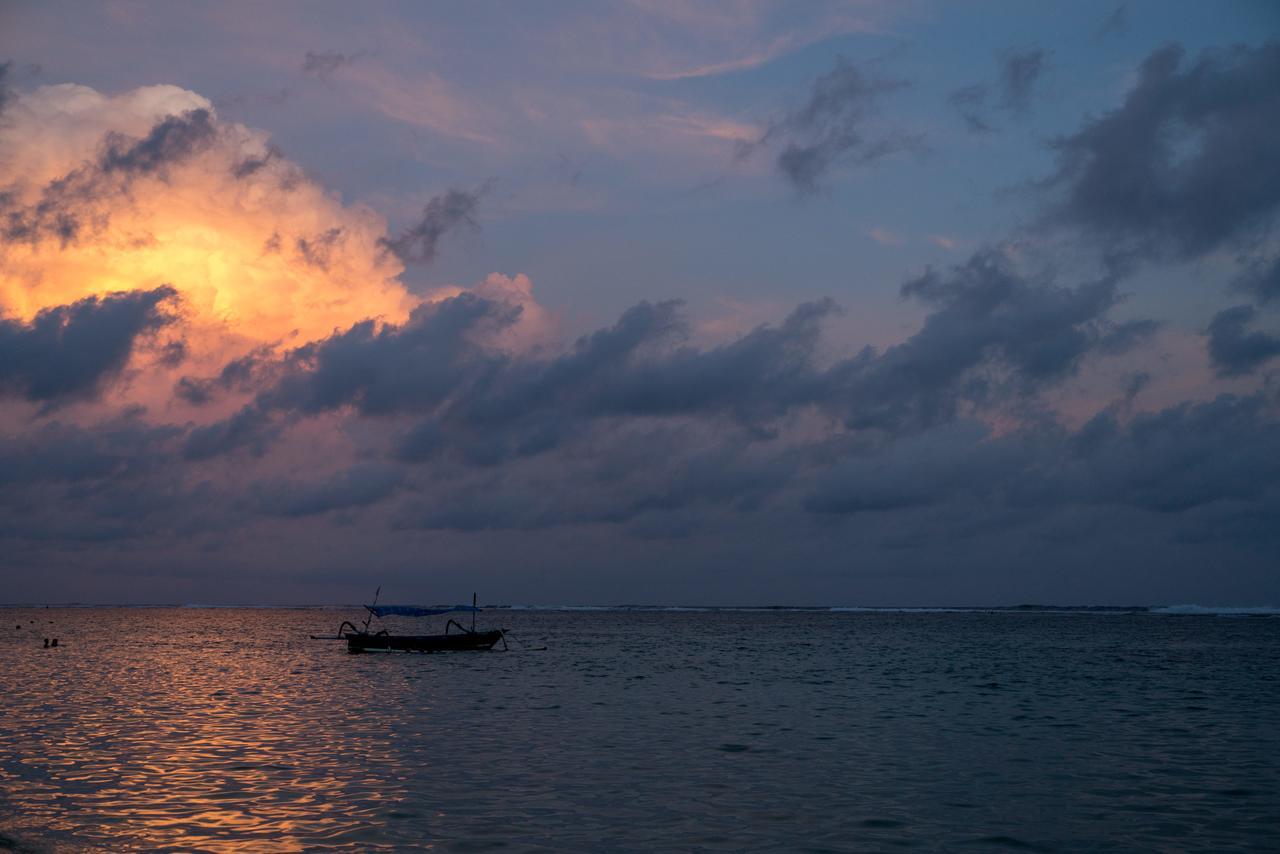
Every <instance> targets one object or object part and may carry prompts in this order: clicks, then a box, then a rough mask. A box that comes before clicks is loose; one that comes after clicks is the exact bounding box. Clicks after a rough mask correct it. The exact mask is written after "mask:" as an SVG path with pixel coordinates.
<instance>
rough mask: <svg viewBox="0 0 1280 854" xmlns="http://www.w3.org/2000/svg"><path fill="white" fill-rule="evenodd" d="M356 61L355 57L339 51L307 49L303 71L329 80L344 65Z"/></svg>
mask: <svg viewBox="0 0 1280 854" xmlns="http://www.w3.org/2000/svg"><path fill="white" fill-rule="evenodd" d="M354 61H355V57H353V56H348V55H347V54H345V53H338V52H337V51H328V50H322V51H310V50H309V51H307V54H306V56H305V57H303V59H302V73H303V74H311V75H313V76H315V77H319V78H320V79H321V80H328V79H329V78H330V77H332V76H333V75H334V74H335V73H336V72H337V71H339V70H340V69H342V68H343V67H344V66H347V65H350V64H351V63H352V62H354Z"/></svg>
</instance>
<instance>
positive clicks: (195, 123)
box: [98, 109, 217, 175]
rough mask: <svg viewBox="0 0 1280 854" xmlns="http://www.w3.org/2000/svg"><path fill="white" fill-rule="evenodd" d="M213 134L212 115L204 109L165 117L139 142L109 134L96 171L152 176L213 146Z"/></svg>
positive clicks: (122, 135)
mask: <svg viewBox="0 0 1280 854" xmlns="http://www.w3.org/2000/svg"><path fill="white" fill-rule="evenodd" d="M216 133H217V131H216V129H215V128H214V124H213V115H212V114H211V113H210V112H209V111H208V110H205V109H200V110H188V111H187V112H185V113H183V114H182V115H179V116H166V117H165V118H163V119H161V120H160V121H159V122H158V123H157V124H156V125H155V127H153V128H151V131H150V132H149V133H148V134H147V135H146V136H145V137H143V138H142V139H140V140H133V139H130V138H129V137H127V136H125V135H124V134H119V133H109V134H107V136H106V140H105V144H106V150H105V151H104V152H103V153H102V156H101V157H100V158H99V160H98V168H99V169H100V170H101V171H102V172H104V173H106V174H108V175H109V174H111V173H113V172H123V173H125V174H130V175H136V174H142V175H147V174H152V173H156V172H162V171H163V170H164V169H165V168H166V167H167V166H169V165H170V164H173V163H181V162H182V161H185V160H187V159H188V158H190V157H192V156H193V155H194V154H196V153H198V152H199V151H201V150H203V149H205V148H207V147H208V146H210V145H212V144H213V139H214V137H215V135H216Z"/></svg>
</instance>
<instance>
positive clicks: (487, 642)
mask: <svg viewBox="0 0 1280 854" xmlns="http://www.w3.org/2000/svg"><path fill="white" fill-rule="evenodd" d="M346 637H347V652H473V651H477V650H488V649H493V647H494V644H496V643H497V642H498V641H500V640H502V631H501V630H500V629H493V630H492V631H487V632H457V633H455V634H448V635H387V634H366V633H364V632H357V633H353V634H348V635H347V636H346Z"/></svg>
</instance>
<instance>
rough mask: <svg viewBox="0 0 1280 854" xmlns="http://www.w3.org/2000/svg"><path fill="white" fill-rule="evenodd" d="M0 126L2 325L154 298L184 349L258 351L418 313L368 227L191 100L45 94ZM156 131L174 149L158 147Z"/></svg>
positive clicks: (69, 88) (32, 97)
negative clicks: (177, 320) (180, 325)
mask: <svg viewBox="0 0 1280 854" xmlns="http://www.w3.org/2000/svg"><path fill="white" fill-rule="evenodd" d="M192 111H196V112H194V113H193V112H192ZM184 116H185V117H191V116H197V117H199V119H200V124H199V125H198V128H197V130H198V131H199V133H198V134H197V133H196V132H195V131H191V130H190V128H183V127H179V126H178V125H179V123H180V122H181V121H182V120H183V119H182V118H181V117H184ZM174 117H178V118H174ZM5 118H6V121H5V123H4V126H3V128H0V151H4V152H5V154H4V159H3V161H2V162H0V189H4V190H5V191H6V192H7V193H8V199H7V202H8V217H9V232H10V233H9V235H8V236H9V239H8V240H7V241H5V243H4V244H3V248H2V249H0V253H2V254H0V306H2V307H3V311H4V313H5V314H7V315H10V316H17V317H21V318H24V319H26V318H30V317H32V316H34V315H35V314H36V312H38V311H39V310H40V309H42V308H47V307H49V306H54V305H62V304H66V303H69V302H72V301H75V300H77V299H81V298H83V297H86V296H93V295H100V294H104V293H109V292H113V291H130V290H136V289H147V288H154V287H156V286H158V285H160V284H162V283H168V284H171V285H172V286H173V287H174V288H175V289H176V290H177V292H178V294H179V295H180V298H181V303H182V311H183V313H184V316H185V317H186V320H187V322H188V326H189V334H190V335H193V336H195V337H196V338H197V339H203V340H206V341H208V340H211V339H217V338H220V339H223V340H225V341H240V342H242V343H244V344H250V345H257V344H262V343H272V342H288V341H291V340H299V339H300V340H310V339H313V338H317V337H322V336H324V335H327V334H329V333H330V332H331V331H332V330H333V329H335V328H339V327H345V326H347V325H349V324H350V323H352V322H355V321H356V320H359V319H362V318H368V317H377V318H381V319H383V320H385V321H388V322H398V321H400V320H403V319H404V318H405V317H406V316H407V315H408V311H409V310H410V309H411V308H412V306H413V305H414V304H415V303H416V302H417V300H416V299H414V298H413V297H412V296H411V295H410V294H409V293H408V292H407V291H406V289H405V288H404V286H403V285H402V284H401V282H400V281H399V279H398V278H397V277H398V275H399V274H400V273H401V272H402V270H403V267H402V264H401V263H400V261H399V260H398V259H397V258H395V257H394V255H391V254H390V253H388V252H387V251H386V250H385V249H384V248H382V247H381V246H380V245H379V243H378V241H379V239H380V238H383V237H385V235H386V223H385V221H384V220H383V219H382V217H381V216H379V215H378V214H377V213H375V212H374V211H372V210H370V209H368V208H366V207H363V206H358V205H356V206H347V205H343V204H342V203H341V202H340V201H339V200H338V199H337V198H335V197H334V196H333V195H332V194H330V193H328V192H326V191H325V190H324V189H323V188H322V187H320V186H318V185H317V184H315V183H314V182H313V181H311V180H309V179H307V178H306V177H305V176H304V175H303V174H302V173H301V171H300V170H299V169H298V168H297V167H296V166H295V165H294V164H292V163H290V162H289V161H288V160H287V159H285V158H284V157H283V156H281V155H280V154H279V153H278V152H277V151H275V150H274V149H273V148H272V147H271V146H270V145H269V142H268V138H267V136H266V135H265V134H263V133H262V132H260V131H256V130H252V129H250V128H247V127H244V126H243V125H239V124H234V123H229V122H223V121H220V120H219V119H218V118H217V117H216V114H215V113H214V111H213V107H212V105H211V104H210V103H209V102H208V101H207V100H205V99H204V98H202V97H201V96H199V95H197V94H195V93H193V92H188V91H186V90H183V89H179V88H177V87H173V86H151V87H146V88H142V89H136V90H134V91H131V92H126V93H123V94H120V95H115V96H107V95H103V94H100V93H98V92H96V91H94V90H92V89H89V88H86V87H83V86H74V85H62V86H48V87H44V88H41V89H37V90H35V91H34V92H32V93H29V94H27V95H25V96H22V97H20V98H19V99H18V100H17V102H16V103H15V104H13V105H12V106H11V107H10V108H9V109H8V110H7V111H6V114H5ZM167 118H172V119H173V123H174V125H175V127H178V130H179V131H184V132H185V133H186V136H185V137H181V136H177V135H176V134H174V135H171V136H172V137H173V138H169V139H166V138H161V137H159V136H157V132H156V128H157V123H158V122H162V121H165V120H166V119H167ZM190 124H191V126H192V127H194V126H196V123H195V122H194V121H192V122H191V123H190ZM175 140H176V141H175ZM171 149H174V150H171ZM42 228H43V230H41V229H42Z"/></svg>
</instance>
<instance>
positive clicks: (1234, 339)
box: [1208, 305, 1280, 377]
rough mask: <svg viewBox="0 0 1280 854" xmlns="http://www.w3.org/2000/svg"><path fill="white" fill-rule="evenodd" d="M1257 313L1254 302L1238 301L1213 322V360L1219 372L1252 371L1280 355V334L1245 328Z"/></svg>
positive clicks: (1211, 345)
mask: <svg viewBox="0 0 1280 854" xmlns="http://www.w3.org/2000/svg"><path fill="white" fill-rule="evenodd" d="M1256 316H1257V310H1256V309H1254V308H1253V306H1249V305H1237V306H1234V307H1233V308H1228V309H1224V310H1222V311H1220V312H1218V313H1217V314H1215V315H1214V316H1213V320H1212V321H1210V322H1209V329H1208V334H1209V361H1210V363H1212V365H1213V369H1214V370H1215V371H1217V373H1218V375H1219V376H1224V377H1235V376H1243V375H1245V374H1250V373H1253V371H1254V370H1256V369H1257V368H1259V367H1261V366H1262V365H1263V364H1265V363H1266V362H1268V361H1270V360H1271V359H1273V358H1275V357H1276V356H1280V336H1276V335H1269V334H1267V333H1266V332H1249V331H1247V330H1246V329H1245V327H1246V326H1248V325H1249V323H1250V322H1252V321H1253V319H1254V318H1255V317H1256Z"/></svg>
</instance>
